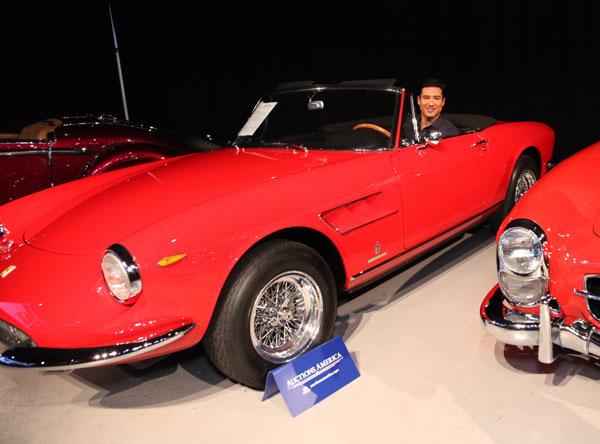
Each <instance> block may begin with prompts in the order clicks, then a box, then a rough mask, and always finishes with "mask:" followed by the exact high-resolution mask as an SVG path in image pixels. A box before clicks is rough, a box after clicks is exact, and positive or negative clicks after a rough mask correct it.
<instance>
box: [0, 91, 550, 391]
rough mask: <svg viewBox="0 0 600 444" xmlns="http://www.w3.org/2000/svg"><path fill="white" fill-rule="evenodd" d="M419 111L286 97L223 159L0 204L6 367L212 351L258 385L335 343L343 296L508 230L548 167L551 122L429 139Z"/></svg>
mask: <svg viewBox="0 0 600 444" xmlns="http://www.w3.org/2000/svg"><path fill="white" fill-rule="evenodd" d="M414 110H415V106H414V103H413V96H412V95H411V94H409V93H408V92H407V91H406V90H405V89H403V88H401V87H398V86H396V85H395V84H394V82H390V81H379V82H378V81H370V82H343V83H338V84H326V85H324V84H307V83H304V84H296V85H282V86H281V87H279V88H277V89H276V90H275V91H274V92H272V93H271V94H268V95H267V96H265V97H263V98H262V99H261V100H260V101H259V102H258V103H257V105H256V107H255V108H254V111H253V112H252V114H251V116H250V118H249V119H248V121H247V123H246V124H245V125H244V127H243V128H242V129H241V130H240V132H239V134H238V137H237V140H236V141H235V143H234V146H232V147H230V148H222V149H218V150H214V151H208V152H203V153H197V154H191V155H188V156H181V157H177V158H170V159H164V160H160V161H157V162H152V163H148V164H142V165H137V166H133V167H130V168H125V169H122V170H118V171H113V172H108V173H105V174H102V175H99V176H94V177H90V178H86V179H83V180H80V181H75V182H71V183H68V184H64V185H61V186H58V187H54V188H53V189H49V190H46V191H42V192H40V193H36V194H35V195H31V196H28V197H25V198H22V199H19V200H17V201H14V202H11V203H9V204H7V205H4V206H2V207H0V223H1V224H2V237H1V244H0V245H1V250H0V276H1V278H0V319H1V321H0V332H1V333H0V334H1V339H2V342H3V343H4V344H5V345H6V348H7V349H6V350H5V351H4V353H3V354H2V355H1V357H0V362H1V363H2V364H3V365H6V366H10V367H27V368H31V367H34V368H40V369H48V370H55V369H75V368H79V367H90V366H98V365H104V364H113V363H126V362H132V361H135V360H142V359H146V358H153V357H156V356H159V355H164V354H167V353H171V352H174V351H177V350H182V349H185V348H188V347H191V346H193V345H195V344H197V343H198V342H199V341H200V340H203V344H204V348H205V350H206V352H207V354H208V356H209V358H210V359H211V360H212V362H213V363H214V364H215V366H216V367H217V368H218V369H220V370H221V371H222V372H223V373H224V374H225V375H227V376H228V377H230V378H231V379H233V380H235V381H238V382H240V383H242V384H245V385H248V386H251V387H256V388H260V387H262V386H263V385H264V381H265V376H266V374H267V372H268V371H269V370H270V369H271V368H273V367H274V366H277V365H279V364H282V363H285V362H288V361H290V360H292V359H294V358H295V357H297V356H299V355H301V354H302V353H304V352H305V351H307V350H309V349H310V348H312V347H314V346H316V345H318V344H319V343H321V342H323V341H324V340H326V339H328V338H329V337H330V336H331V334H332V330H333V326H334V321H335V319H336V299H337V294H338V292H340V291H352V290H355V289H357V288H359V287H361V286H363V285H364V284H366V283H368V282H371V281H373V280H374V279H377V278H380V277H382V276H384V275H385V274H386V273H388V272H390V271H391V270H393V269H395V268H397V267H398V266H400V265H402V264H405V263H406V262H407V261H410V260H411V259H414V258H416V257H417V256H419V255H421V254H422V253H423V252H425V251H427V250H429V249H431V248H432V247H434V246H435V245H438V244H440V243H442V242H444V241H446V240H447V239H449V238H451V237H453V236H456V235H457V234H458V233H461V232H463V231H465V230H467V229H468V228H469V227H472V226H474V225H476V224H479V223H480V222H482V221H484V220H486V219H487V218H489V217H490V216H493V215H496V218H497V219H502V218H503V216H504V215H505V214H506V212H507V211H508V210H509V209H510V208H511V207H512V206H513V204H514V203H515V201H516V200H518V199H519V198H520V197H521V196H522V194H523V193H524V192H525V191H526V190H527V189H529V188H530V187H531V186H532V185H533V184H534V182H535V181H536V180H537V178H538V177H539V176H540V175H544V174H545V173H546V171H547V163H548V162H549V160H550V158H551V155H552V150H553V144H554V132H553V131H552V129H551V128H549V127H548V126H546V125H545V124H542V123H535V122H513V123H509V122H497V121H496V120H494V119H492V118H490V117H485V116H477V115H447V116H446V117H447V118H448V119H449V120H452V121H453V122H454V124H455V125H456V126H457V127H458V128H459V129H460V134H459V135H457V136H454V137H447V138H444V137H443V134H440V133H436V132H433V133H432V134H430V135H428V137H427V138H425V137H423V135H422V134H420V133H419V131H418V129H417V128H416V125H414V124H413V123H414V122H415V121H416V118H417V116H416V115H415V111H414ZM406 123H407V124H406Z"/></svg>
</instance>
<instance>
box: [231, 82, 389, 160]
mask: <svg viewBox="0 0 600 444" xmlns="http://www.w3.org/2000/svg"><path fill="white" fill-rule="evenodd" d="M398 96H399V94H398V92H397V91H392V90H376V89H311V90H301V91H291V92H282V93H276V94H272V95H269V96H266V97H264V98H263V99H262V100H261V101H260V102H259V103H258V105H257V106H256V107H255V109H254V111H253V113H252V115H251V116H250V118H249V119H248V121H247V122H246V124H245V125H244V127H243V128H242V129H241V130H240V132H239V133H238V138H237V140H236V143H237V145H238V146H240V147H250V146H253V147H258V146H261V147H288V146H290V147H303V148H313V149H327V150H358V149H369V150H370V149H386V148H390V147H391V146H392V145H391V135H392V133H393V126H394V124H393V122H394V118H395V110H396V106H397V101H398Z"/></svg>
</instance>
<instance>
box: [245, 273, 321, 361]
mask: <svg viewBox="0 0 600 444" xmlns="http://www.w3.org/2000/svg"><path fill="white" fill-rule="evenodd" d="M322 317H323V296H322V294H321V290H320V288H319V286H318V285H317V283H316V282H315V280H314V279H313V278H312V277H311V276H310V275H308V274H306V273H304V272H302V271H287V272H285V273H282V274H280V275H278V276H276V277H274V278H273V279H271V280H270V281H269V282H268V283H267V284H266V285H265V286H264V287H263V288H262V289H261V290H260V292H259V293H258V296H257V297H256V299H255V301H254V304H253V306H252V311H251V314H250V338H251V340H252V345H253V346H254V349H255V350H256V352H257V353H258V354H259V355H260V356H261V357H262V358H263V359H265V360H266V361H269V362H272V363H276V364H278V363H283V362H287V361H289V360H291V359H293V358H295V357H296V356H298V355H300V354H301V353H303V352H304V351H305V350H307V349H308V348H309V347H310V346H311V344H312V343H313V342H314V341H315V339H316V337H317V336H318V334H319V331H320V329H321V324H322Z"/></svg>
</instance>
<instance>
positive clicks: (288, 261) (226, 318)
mask: <svg viewBox="0 0 600 444" xmlns="http://www.w3.org/2000/svg"><path fill="white" fill-rule="evenodd" d="M288 279H289V280H290V282H292V283H289V282H288ZM294 279H300V281H298V282H301V283H302V285H299V286H297V287H295V286H294V283H293V282H295V281H294ZM283 287H285V288H283ZM290 288H291V290H290ZM305 288H309V289H310V291H308V292H307V293H309V295H306V294H304V293H302V291H300V289H305ZM267 289H268V290H267ZM271 290H272V292H271V293H270V296H269V297H264V295H265V293H267V292H269V291H271ZM319 293H320V295H321V297H320V299H321V302H322V304H321V311H320V314H318V313H317V311H318V310H309V311H310V313H313V311H314V313H313V314H312V317H311V314H306V311H307V310H308V307H310V306H311V304H309V303H305V302H306V301H309V300H312V298H313V296H314V299H315V301H316V300H318V299H319V298H318V297H317V295H318V294H319ZM289 294H294V295H295V298H293V300H292V298H289V297H288V295H289ZM261 295H263V297H261V298H260V299H261V300H262V301H263V302H264V304H263V305H260V304H258V300H259V296H261ZM302 295H304V298H302ZM280 297H281V298H282V299H283V300H284V302H283V303H281V302H280V300H281V299H280ZM273 298H275V303H273V304H272V306H271V307H269V308H266V305H269V304H270V303H272V302H273V301H272V299H273ZM290 301H291V302H290ZM295 302H299V303H297V304H294V303H295ZM265 304H266V305H265ZM290 304H291V307H290ZM274 306H278V308H276V309H275V308H273V307H274ZM314 306H315V307H317V306H318V304H317V303H315V304H314ZM302 309H304V310H302ZM336 311H337V293H336V286H335V281H334V279H333V274H332V272H331V270H330V268H329V266H328V265H327V263H326V262H325V260H324V259H323V258H322V257H321V256H320V255H319V254H318V253H317V252H316V251H315V250H313V249H312V248H310V247H308V246H306V245H304V244H301V243H298V242H293V241H287V240H274V241H269V242H266V243H265V244H263V245H261V246H259V247H257V248H256V249H255V250H254V251H252V252H250V253H249V254H247V255H246V256H245V257H244V258H242V260H241V261H240V263H239V264H237V265H236V267H235V269H234V271H233V272H232V274H231V276H230V277H229V279H228V280H227V283H226V284H225V286H224V288H223V291H222V292H221V295H220V297H219V301H218V303H217V306H216V308H215V312H214V314H213V317H212V320H211V323H210V325H209V327H208V330H207V332H206V335H205V336H204V340H203V343H204V349H205V350H206V353H207V355H208V357H209V358H210V360H211V361H212V363H213V364H214V365H215V367H217V368H218V369H219V370H220V371H221V372H222V373H223V374H224V375H225V376H227V377H229V378H230V379H232V380H234V381H237V382H239V383H240V384H243V385H246V386H248V387H252V388H255V389H263V388H264V385H265V378H266V375H267V373H268V371H269V370H270V369H272V368H274V367H276V366H278V365H281V364H283V363H284V362H288V361H291V360H292V359H294V358H296V357H297V356H299V355H301V354H302V353H304V352H305V351H307V350H309V349H311V348H313V347H315V346H317V345H319V344H321V343H322V342H324V341H326V340H327V339H329V338H330V337H331V335H332V332H333V327H334V324H335V318H336ZM275 312H276V313H275ZM293 314H296V316H298V315H300V316H302V315H304V316H306V318H305V319H304V321H303V322H302V323H301V325H300V327H299V329H298V331H299V332H300V334H298V332H296V331H294V335H295V336H294V339H297V341H296V342H298V344H295V346H290V348H289V349H287V350H286V349H285V347H283V346H282V347H279V348H272V349H270V348H268V347H267V346H266V345H265V344H264V342H267V340H268V339H269V338H267V339H265V340H264V341H260V340H258V339H257V338H256V336H257V335H256V331H257V330H256V329H257V328H258V327H259V326H262V327H263V328H265V327H266V328H268V329H269V330H268V331H273V330H274V329H277V328H279V327H281V329H280V330H279V331H285V329H284V327H283V326H280V325H274V324H278V323H285V324H286V326H288V327H289V326H290V325H292V329H294V328H295V326H296V325H297V324H296V323H294V324H292V323H293V322H294V320H293V319H290V318H293V317H294V316H293ZM311 322H312V323H311ZM311 325H312V328H313V329H314V330H313V329H311V328H310V326H311ZM303 328H304V330H305V331H304V330H303ZM276 339H277V338H276ZM290 343H292V344H294V341H289V342H288V343H286V345H287V344H290ZM280 349H281V350H282V351H281V353H279V354H277V353H275V350H280Z"/></svg>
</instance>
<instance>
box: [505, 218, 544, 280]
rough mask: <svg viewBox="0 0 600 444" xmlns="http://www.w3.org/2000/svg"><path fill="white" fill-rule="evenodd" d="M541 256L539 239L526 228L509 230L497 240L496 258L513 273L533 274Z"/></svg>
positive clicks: (542, 254) (540, 262) (541, 258)
mask: <svg viewBox="0 0 600 444" xmlns="http://www.w3.org/2000/svg"><path fill="white" fill-rule="evenodd" d="M543 256H544V253H543V251H542V244H541V242H540V238H539V237H538V236H537V235H536V234H535V233H534V232H533V231H531V230H529V229H527V228H522V227H515V228H509V229H508V230H506V231H505V232H504V233H502V235H501V236H500V239H499V240H498V258H499V259H500V261H501V262H502V263H503V264H504V265H505V266H506V268H508V269H509V270H510V271H512V272H513V273H517V274H530V273H533V272H534V271H536V270H537V269H538V268H539V267H540V265H541V264H542V260H543Z"/></svg>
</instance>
